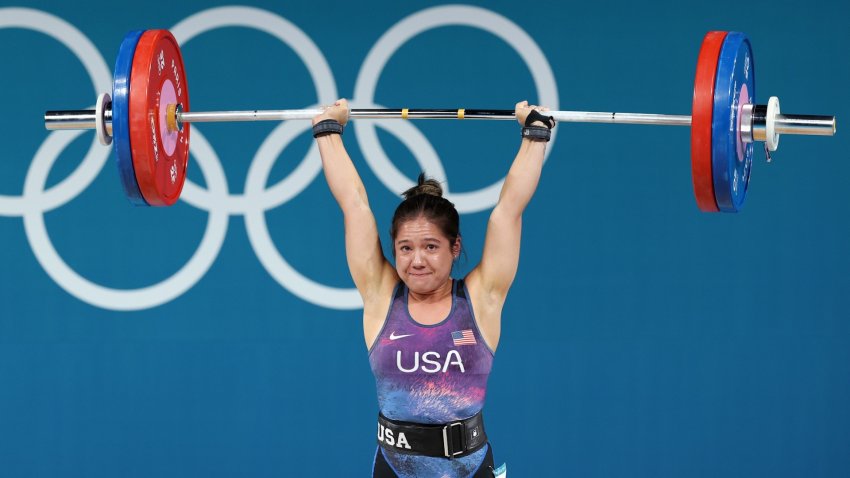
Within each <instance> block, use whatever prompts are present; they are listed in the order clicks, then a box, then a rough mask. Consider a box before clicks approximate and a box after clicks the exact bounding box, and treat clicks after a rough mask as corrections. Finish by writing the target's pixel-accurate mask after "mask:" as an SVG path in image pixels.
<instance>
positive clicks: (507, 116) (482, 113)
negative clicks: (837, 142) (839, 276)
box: [44, 108, 836, 136]
mask: <svg viewBox="0 0 850 478" xmlns="http://www.w3.org/2000/svg"><path fill="white" fill-rule="evenodd" d="M322 111H323V110H322V109H302V110H249V111H208V112H179V111H178V112H177V113H176V121H177V123H178V124H179V123H209V122H237V121H287V120H307V119H312V118H313V117H315V116H316V115H318V114H320V113H322ZM546 114H548V115H551V116H553V117H554V118H555V120H556V121H562V122H568V123H621V124H647V125H662V126H690V125H691V117H690V116H688V115H663V114H648V113H614V112H599V111H548V112H547V113H546ZM349 117H350V118H351V119H476V120H515V118H516V117H515V116H514V111H513V110H476V109H407V108H399V109H352V110H351V112H350V114H349ZM104 124H105V126H106V129H107V132H108V133H109V134H112V111H111V110H109V109H107V110H105V111H104ZM44 126H45V127H46V128H47V129H48V130H62V129H94V128H95V127H96V113H95V110H65V111H48V112H46V113H45V114H44ZM835 131H836V125H835V116H816V115H785V114H783V115H777V117H776V132H777V133H780V134H798V135H817V136H832V135H834V134H835Z"/></svg>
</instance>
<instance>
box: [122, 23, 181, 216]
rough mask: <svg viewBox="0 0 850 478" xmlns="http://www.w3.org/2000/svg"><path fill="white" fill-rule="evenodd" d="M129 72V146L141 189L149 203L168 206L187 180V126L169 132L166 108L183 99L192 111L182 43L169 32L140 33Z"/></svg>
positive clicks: (152, 31) (176, 197) (175, 199)
mask: <svg viewBox="0 0 850 478" xmlns="http://www.w3.org/2000/svg"><path fill="white" fill-rule="evenodd" d="M130 75H131V76H130V128H129V129H130V147H131V149H132V151H133V166H134V167H135V170H136V180H137V181H138V183H139V190H140V191H141V192H142V195H143V196H144V198H145V200H146V201H147V202H148V204H150V205H151V206H170V205H172V204H174V203H175V202H177V199H178V198H179V197H180V192H181V191H182V190H183V183H184V182H185V181H186V165H187V163H188V161H189V125H188V124H184V125H183V130H182V131H168V128H167V126H166V109H167V108H168V105H170V104H177V103H180V104H182V105H183V110H184V111H189V91H188V87H187V85H186V74H185V71H184V69H183V57H182V56H181V55H180V47H179V45H178V44H177V40H175V39H174V36H172V35H171V33H170V32H169V31H168V30H148V31H146V32H145V33H144V34H142V36H141V38H139V43H138V44H137V45H136V53H135V55H134V56H133V69H132V71H131V73H130Z"/></svg>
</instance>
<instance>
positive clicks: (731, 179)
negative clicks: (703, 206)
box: [711, 32, 756, 212]
mask: <svg viewBox="0 0 850 478" xmlns="http://www.w3.org/2000/svg"><path fill="white" fill-rule="evenodd" d="M715 81H716V82H715V85H714V111H713V115H712V126H711V164H712V175H713V180H714V198H715V200H716V201H717V207H718V208H719V209H720V211H722V212H738V211H739V210H740V209H741V206H743V204H744V197H745V196H746V194H747V186H748V184H749V181H750V169H751V167H752V164H753V152H754V148H753V143H744V142H742V141H741V134H740V130H741V125H740V121H741V120H740V116H741V107H742V106H743V105H745V104H748V103H752V104H754V103H755V97H756V83H755V67H754V65H753V50H752V47H751V46H750V41H749V40H748V39H747V36H746V35H744V34H743V33H739V32H729V33H728V34H727V35H726V39H725V40H723V47H722V48H721V49H720V57H719V59H718V60H717V78H716V80H715Z"/></svg>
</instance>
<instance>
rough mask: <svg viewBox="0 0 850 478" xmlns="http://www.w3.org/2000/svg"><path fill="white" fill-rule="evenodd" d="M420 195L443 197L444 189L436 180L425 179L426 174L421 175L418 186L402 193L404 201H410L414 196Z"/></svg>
mask: <svg viewBox="0 0 850 478" xmlns="http://www.w3.org/2000/svg"><path fill="white" fill-rule="evenodd" d="M420 194H430V195H431V196H437V197H443V187H442V186H440V183H439V182H438V181H437V180H436V179H434V178H425V173H419V179H418V180H417V184H416V186H413V187H412V188H410V189H408V190H407V191H405V192H403V193H401V195H402V196H404V199H410V198H412V197H413V196H418V195H420Z"/></svg>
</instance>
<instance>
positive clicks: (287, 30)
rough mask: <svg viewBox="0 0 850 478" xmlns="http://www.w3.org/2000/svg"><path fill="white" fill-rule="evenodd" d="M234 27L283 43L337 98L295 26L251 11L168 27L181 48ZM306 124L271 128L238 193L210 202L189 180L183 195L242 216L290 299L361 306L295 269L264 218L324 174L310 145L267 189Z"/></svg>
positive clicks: (209, 14) (353, 294) (223, 10)
mask: <svg viewBox="0 0 850 478" xmlns="http://www.w3.org/2000/svg"><path fill="white" fill-rule="evenodd" d="M234 26H235V27H247V28H253V29H256V30H259V31H262V32H265V33H268V34H269V35H272V36H274V37H276V38H278V39H279V40H281V41H282V42H283V43H284V44H286V45H288V46H289V47H290V48H292V49H293V50H294V51H295V53H296V54H297V55H298V57H299V58H301V60H302V62H304V64H305V66H307V69H308V71H309V72H310V76H311V78H312V80H313V83H314V84H315V85H316V89H317V96H318V99H319V102H320V103H325V104H330V103H332V102H333V101H335V100H336V99H337V90H336V85H335V84H334V82H333V74H332V73H331V70H330V66H329V65H328V63H327V60H326V59H325V57H324V55H323V54H322V53H321V51H319V49H318V47H317V46H316V45H315V44H314V43H313V41H312V40H311V39H310V38H309V37H308V36H307V35H306V34H305V33H304V32H303V31H302V30H301V29H300V28H298V27H297V26H296V25H295V24H293V23H291V22H290V21H288V20H286V19H284V18H282V17H279V16H277V15H275V14H273V13H271V12H268V11H265V10H261V9H258V8H253V7H220V8H211V9H208V10H204V11H202V12H199V13H197V14H194V15H192V16H190V17H188V18H186V19H185V20H183V21H182V22H180V23H178V24H177V25H175V26H174V28H173V29H172V34H173V35H174V37H175V38H176V39H177V40H178V43H179V44H180V45H184V44H185V43H186V42H188V41H189V40H191V39H192V38H193V37H194V36H196V35H198V34H200V33H203V32H206V31H210V30H214V29H217V28H223V27H234ZM309 126H310V123H309V122H306V121H298V122H295V121H283V122H281V124H280V125H278V126H277V127H275V128H274V129H273V130H272V132H271V133H270V134H269V136H268V137H267V138H266V139H265V140H264V141H263V143H262V144H261V145H260V147H259V149H258V150H257V152H256V154H255V155H254V158H253V160H252V162H251V166H250V167H249V169H248V175H247V177H246V180H245V190H244V191H243V194H242V195H229V196H227V197H226V198H225V197H222V198H210V197H209V196H207V195H205V194H204V191H203V190H202V189H201V188H200V187H198V186H197V185H195V184H193V183H192V182H191V181H188V180H187V181H186V184H185V186H184V190H183V195H181V197H182V198H184V200H185V201H186V202H187V203H189V204H191V205H193V206H196V207H199V208H205V204H204V201H207V204H206V206H212V205H213V204H215V205H221V206H225V208H226V210H227V211H228V212H230V213H231V214H232V213H236V212H241V213H243V214H244V216H245V228H246V231H247V232H248V239H249V241H250V243H251V245H252V247H253V248H254V253H255V254H256V255H257V258H258V259H259V261H260V263H261V264H262V265H263V267H264V268H265V269H266V271H267V272H268V273H269V275H270V276H271V277H272V278H273V279H274V280H275V281H277V282H278V284H280V285H281V286H282V287H283V288H285V289H286V290H288V291H289V292H291V293H292V294H293V295H295V296H297V297H299V298H301V299H303V300H305V301H307V302H310V303H312V304H314V305H318V306H322V307H327V308H332V309H357V308H361V307H363V303H362V301H361V299H360V295H359V293H358V292H357V289H354V288H335V287H329V286H326V285H323V284H321V283H319V282H316V281H314V280H312V279H310V278H308V277H306V276H305V275H303V274H301V273H300V272H298V271H297V270H296V269H295V268H293V267H292V266H291V265H290V264H289V263H288V262H287V261H286V260H285V259H284V258H283V255H282V254H281V253H280V251H279V250H278V249H277V247H276V246H275V244H274V242H273V241H272V238H271V233H270V231H269V229H268V225H267V223H266V220H265V211H267V210H268V209H272V208H275V207H278V206H280V205H282V204H284V203H286V202H288V201H289V200H290V199H292V198H294V197H295V196H297V195H298V194H300V193H301V192H302V191H303V190H304V189H305V188H307V186H309V185H310V184H311V183H312V182H313V181H314V180H315V179H316V177H317V176H318V175H319V173H320V172H321V170H322V163H321V159H320V157H319V151H318V147H317V146H316V144H315V143H313V144H311V145H310V149H309V150H308V152H307V154H306V155H305V157H304V159H303V160H302V161H301V163H300V164H299V165H298V166H297V167H296V168H295V169H294V170H293V171H292V172H290V174H289V175H288V176H287V177H286V178H284V179H283V180H281V181H280V182H278V183H277V184H275V185H274V186H272V187H270V188H266V181H267V180H268V177H269V174H270V173H271V169H272V167H273V166H274V164H275V162H276V161H277V159H278V158H279V157H280V154H281V152H282V151H283V149H284V148H285V147H286V146H287V145H288V144H289V143H290V142H291V141H292V140H293V139H295V138H296V137H297V136H298V135H299V134H301V133H303V132H305V131H306V130H307V129H308V128H309ZM196 131H197V129H196ZM211 199H212V201H211Z"/></svg>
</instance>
